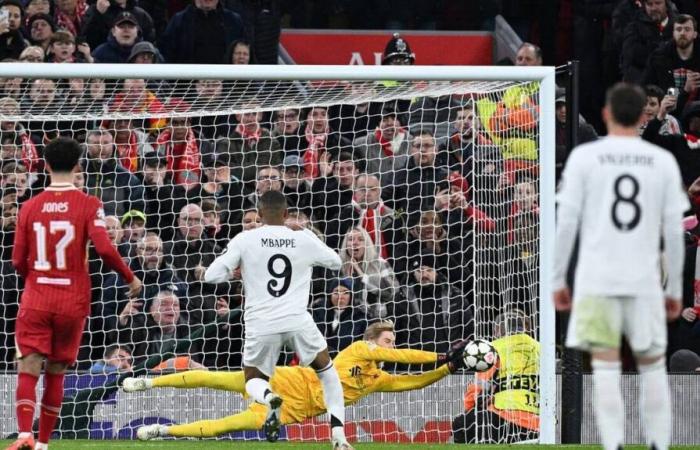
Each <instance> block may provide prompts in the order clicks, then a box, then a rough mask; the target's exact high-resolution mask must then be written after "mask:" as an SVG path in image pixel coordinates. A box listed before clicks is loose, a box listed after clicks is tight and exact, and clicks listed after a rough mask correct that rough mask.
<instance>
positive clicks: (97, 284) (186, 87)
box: [0, 78, 540, 443]
mask: <svg viewBox="0 0 700 450" xmlns="http://www.w3.org/2000/svg"><path fill="white" fill-rule="evenodd" d="M0 88H1V89H0V91H1V93H2V95H1V96H0V148H1V154H0V157H1V159H2V178H1V184H2V247H1V250H2V258H1V264H2V273H3V277H2V283H3V285H2V289H1V290H0V295H2V301H0V308H2V313H1V314H0V370H3V371H5V372H7V373H11V372H12V371H14V370H15V362H14V356H15V345H14V325H15V317H16V315H17V311H18V305H19V300H20V296H21V293H22V289H23V281H22V280H21V279H20V278H19V277H18V276H17V275H16V274H15V272H14V270H13V268H12V264H11V252H12V242H13V236H14V228H15V226H16V216H17V211H18V209H19V207H21V204H22V203H23V202H24V201H26V200H27V199H29V198H31V197H32V196H34V195H37V194H38V193H40V192H41V191H42V189H43V188H44V187H45V186H46V185H47V184H48V182H49V180H48V176H47V175H46V174H45V173H44V163H43V160H42V156H41V155H42V150H43V147H44V146H45V145H46V144H47V143H48V142H50V141H51V139H53V138H55V137H57V136H68V137H72V138H74V139H76V140H78V141H79V142H81V143H82V144H84V148H85V152H84V156H83V158H82V160H81V165H80V169H81V170H80V171H78V172H76V174H75V178H74V182H75V184H76V186H78V187H79V188H80V189H83V190H84V191H86V192H88V193H89V194H92V195H95V196H97V197H98V198H100V199H101V201H102V203H103V206H104V210H105V214H106V216H107V217H106V225H107V229H108V232H109V234H110V238H111V239H112V241H113V243H114V244H115V246H116V247H117V248H118V250H119V251H120V253H121V255H122V256H123V258H124V259H125V260H126V261H127V262H128V264H129V265H130V267H131V268H132V269H133V270H134V271H135V273H136V275H137V276H139V278H141V279H142V281H143V282H144V290H143V292H142V294H141V296H140V297H139V298H135V299H130V298H127V296H126V292H127V290H126V286H125V283H124V281H123V280H121V279H120V278H119V276H118V275H117V274H116V273H115V272H111V271H110V270H109V269H108V268H107V267H105V266H104V265H103V263H102V262H101V261H100V260H99V259H98V258H97V257H96V254H95V253H94V251H93V250H90V251H89V267H90V272H91V278H92V292H91V295H92V311H91V314H90V317H89V318H88V320H87V324H86V330H85V333H84V336H83V341H82V344H81V347H80V350H79V354H78V362H77V364H76V365H75V366H74V367H73V368H72V369H71V373H70V375H69V378H68V379H69V381H68V382H67V390H66V394H67V396H66V404H65V405H64V408H63V410H62V413H61V415H62V418H63V420H62V421H61V431H62V433H63V435H64V436H66V437H71V436H88V435H91V436H93V437H130V436H133V435H134V434H133V430H135V427H136V426H137V425H138V424H140V423H143V420H144V418H145V416H146V414H148V415H152V411H149V412H148V413H147V412H146V411H140V410H138V408H137V409H133V408H121V407H120V408H115V409H114V410H113V413H112V415H113V416H114V417H112V422H109V423H113V424H117V423H118V424H131V425H127V428H128V427H132V428H130V430H131V431H128V430H127V431H126V432H122V431H120V432H119V433H117V432H116V431H114V433H112V432H110V433H106V432H104V430H101V431H97V429H98V428H99V427H101V426H102V425H100V424H103V423H108V422H107V421H105V415H106V414H107V413H106V412H105V411H106V409H105V408H104V407H103V406H104V402H105V401H106V402H110V401H111V402H114V401H117V402H119V401H120V400H119V398H120V396H124V395H141V396H143V398H144V399H155V398H159V397H160V396H162V395H163V394H162V393H159V392H158V391H157V390H154V391H148V392H145V393H140V394H124V393H122V392H118V393H115V392H116V391H117V387H116V381H117V379H118V378H119V377H120V376H122V375H123V374H125V373H127V372H130V371H134V372H135V373H136V374H137V375H157V374H161V373H170V372H173V371H180V370H186V369H193V368H200V367H206V368H208V369H209V370H227V371H230V370H240V367H241V352H242V344H243V331H244V323H243V321H242V314H241V313H240V310H241V308H242V306H243V304H244V298H245V292H244V291H243V289H242V286H241V282H240V274H239V273H236V272H234V274H233V276H234V279H233V281H232V282H231V283H222V284H218V285H213V284H208V283H205V282H204V281H203V273H204V270H205V269H206V268H207V267H208V266H209V265H210V264H211V262H212V261H213V260H214V259H215V258H216V256H217V255H218V254H220V253H221V252H222V251H223V250H224V249H225V247H226V245H227V243H228V242H229V240H230V239H231V238H232V237H234V236H235V235H236V234H238V233H240V232H242V231H243V230H247V229H250V228H252V227H256V226H259V225H260V218H259V217H258V216H257V214H256V211H255V208H256V204H257V199H258V198H259V196H260V195H262V193H264V192H266V191H267V190H281V191H283V192H284V193H285V195H286V197H287V200H288V205H289V219H288V220H289V222H293V223H295V224H296V225H298V226H301V227H305V228H308V229H310V230H312V231H314V232H315V233H316V234H317V235H318V236H319V237H320V238H321V239H323V240H324V241H325V242H326V244H327V245H328V246H330V247H331V248H333V249H335V250H336V251H338V253H339V254H340V256H341V260H342V261H343V265H342V268H341V270H340V271H339V272H333V271H329V270H324V269H315V270H314V274H313V282H312V289H311V293H310V294H311V295H310V299H309V310H310V312H311V313H312V315H313V317H314V319H315V321H316V323H317V325H318V326H319V329H320V330H321V331H322V333H323V334H324V336H325V337H326V339H327V341H328V345H329V349H330V351H331V355H333V356H335V355H336V354H337V353H338V352H339V351H341V350H342V349H343V348H345V347H347V346H348V345H349V344H350V343H352V342H353V341H355V340H358V339H362V334H363V332H364V330H365V329H366V327H367V325H368V324H370V323H372V322H375V321H378V320H384V319H386V320H392V321H393V322H394V324H395V328H396V344H397V347H399V348H408V347H410V348H414V349H421V350H427V351H434V352H438V353H445V352H447V351H448V350H449V348H450V345H451V343H453V342H456V341H459V340H461V339H472V338H482V339H487V340H490V341H495V340H497V339H499V338H504V337H508V336H512V335H515V334H524V335H528V336H531V337H532V338H534V339H535V340H536V339H537V338H538V306H537V305H538V301H539V280H538V273H539V252H538V234H539V231H538V223H539V219H538V215H539V209H538V204H537V198H538V192H539V181H538V180H539V176H538V174H539V164H538V158H539V147H540V145H539V133H538V130H539V126H538V123H539V105H538V95H539V86H538V85H537V84H536V83H524V82H522V83H521V82H481V81H456V82H435V81H430V80H425V81H421V82H394V81H385V82H376V81H352V82H349V81H334V80H331V81H324V82H317V81H314V82H309V81H306V80H297V81H274V80H269V81H228V80H222V81H219V80H199V81H190V80H144V79H127V80H111V79H103V78H100V79H97V78H95V79H89V80H82V79H70V80H48V79H31V78H23V79H5V80H2V83H0ZM260 276H261V277H270V276H274V274H264V273H263V274H260ZM502 353H503V352H502ZM521 356H522V355H521V354H519V353H517V351H515V350H511V349H510V348H509V349H507V350H505V353H503V354H501V358H502V359H503V358H507V359H509V360H516V359H518V358H520V357H521ZM295 363H296V358H295V356H294V354H293V352H286V353H285V355H284V356H283V358H282V360H280V364H295ZM519 364H521V365H520V366H519V367H520V369H519V370H520V372H517V371H515V372H512V371H510V372H509V371H505V370H502V371H501V373H500V374H498V375H497V378H495V379H493V380H492V381H491V382H490V383H489V386H490V388H489V389H485V390H484V391H483V392H482V393H481V394H479V395H476V396H475V405H476V407H475V409H474V410H473V411H472V413H471V414H472V416H469V414H467V416H468V417H466V421H465V422H464V423H465V427H466V428H467V433H466V435H467V436H468V439H470V440H474V441H478V442H500V443H505V442H513V441H517V440H523V439H531V438H536V433H535V432H531V431H528V430H527V429H524V428H522V427H520V426H516V427H514V426H513V424H512V423H508V422H504V421H503V420H501V419H500V418H499V417H498V415H497V414H495V413H494V412H493V411H492V410H491V409H490V406H492V405H493V403H494V401H493V394H494V392H497V391H498V390H504V389H506V388H508V386H510V387H511V388H512V387H513V386H514V385H513V384H509V383H510V382H511V381H512V380H511V379H515V378H518V379H519V377H521V376H522V375H523V373H526V374H527V377H528V379H530V380H532V383H533V384H532V387H531V389H530V390H532V391H534V392H535V394H534V395H533V396H531V397H522V398H521V400H522V399H525V400H522V401H524V402H525V403H526V404H525V405H524V406H523V405H522V404H521V403H522V401H521V400H518V401H521V403H518V406H517V407H518V408H520V407H526V409H527V410H528V411H536V407H537V396H536V391H537V383H536V381H537V376H536V374H537V370H538V368H537V362H536V358H535V360H533V361H530V362H529V363H528V364H529V365H527V364H525V363H522V362H521V363H519ZM384 369H385V370H388V371H397V372H406V371H410V372H413V371H417V370H418V371H420V370H425V369H426V368H425V367H421V366H417V365H409V366H406V365H396V364H386V365H385V366H384ZM523 371H525V372H523ZM513 374H515V375H513ZM342 376H343V375H342V374H341V378H342ZM464 388H465V390H466V389H467V386H466V385H465V386H464ZM3 389H10V388H9V386H6V387H5V388H3ZM168 392H169V391H168ZM3 395H9V393H8V392H3ZM221 395H222V396H225V395H237V394H233V393H222V394H221ZM115 396H116V397H115ZM410 398H411V402H421V401H422V400H421V396H420V394H419V393H417V394H416V395H412V396H411V397H410ZM518 398H520V397H518ZM369 401H370V402H371V401H372V399H371V397H370V398H369ZM382 401H383V402H386V401H389V402H391V401H392V400H391V396H388V397H387V396H384V397H382ZM430 401H431V402H433V400H430ZM440 402H446V403H448V404H449V405H450V406H449V407H446V408H442V409H440V410H444V409H446V410H449V411H460V410H461V409H463V399H462V398H455V397H454V396H449V397H446V398H441V400H440ZM395 406H396V408H395V411H396V412H395V413H394V414H398V416H396V417H390V418H384V419H387V420H394V421H395V422H396V423H398V424H399V426H400V424H401V421H402V420H408V419H409V418H410V417H409V416H410V415H411V414H414V412H415V411H416V410H417V409H419V407H418V406H416V405H410V407H407V408H406V409H405V417H402V414H404V413H402V411H404V410H403V409H402V408H401V405H399V404H398V403H397V404H396V405H395ZM96 407H97V408H98V410H99V411H100V421H99V423H98V421H95V420H94V418H93V413H94V411H95V408H96ZM190 407H191V409H192V410H193V411H196V414H193V418H195V417H211V416H212V415H214V416H217V415H218V416H223V415H226V414H230V413H231V412H229V411H212V409H215V408H216V405H214V404H209V403H207V402H197V401H193V402H192V403H191V405H190ZM107 415H108V414H107ZM351 417H353V416H351ZM162 419H163V421H164V422H165V421H168V420H171V419H170V418H167V417H165V418H162ZM377 419H379V417H378V418H377ZM452 419H453V417H450V416H449V415H441V416H439V417H436V420H437V421H441V423H443V425H442V426H443V427H444V426H448V425H445V423H447V422H451V420H452ZM2 423H3V424H4V425H3V429H0V432H1V433H3V434H7V433H10V432H12V431H14V422H12V423H10V422H2ZM448 427H449V426H448ZM387 433H389V432H387ZM440 436H443V437H444V436H446V438H448V439H449V438H450V437H449V434H444V433H443V434H442V435H440ZM229 437H230V436H229ZM238 437H240V436H238ZM244 438H246V439H254V438H257V435H245V436H244ZM319 438H320V437H319ZM441 439H442V438H441Z"/></svg>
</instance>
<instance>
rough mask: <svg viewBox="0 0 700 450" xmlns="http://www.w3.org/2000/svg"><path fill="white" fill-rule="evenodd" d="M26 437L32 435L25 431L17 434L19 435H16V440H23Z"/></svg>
mask: <svg viewBox="0 0 700 450" xmlns="http://www.w3.org/2000/svg"><path fill="white" fill-rule="evenodd" d="M28 437H32V433H31V432H30V431H25V432H24V433H19V434H18V435H17V438H18V439H25V438H28Z"/></svg>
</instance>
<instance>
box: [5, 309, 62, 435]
mask: <svg viewBox="0 0 700 450" xmlns="http://www.w3.org/2000/svg"><path fill="white" fill-rule="evenodd" d="M51 340H52V329H51V320H50V315H49V314H47V313H45V312H44V311H35V310H31V309H26V308H20V311H19V313H18V314H17V322H16V326H15V345H16V347H17V389H16V393H15V395H16V397H15V398H16V400H15V408H16V414H17V426H18V430H19V436H18V439H17V441H16V442H15V443H14V444H12V445H11V446H10V447H8V448H12V449H24V448H28V449H33V448H34V434H33V432H32V423H33V421H34V411H35V409H36V385H37V382H38V381H39V376H40V375H41V369H42V367H43V365H44V355H47V354H50V353H51Z"/></svg>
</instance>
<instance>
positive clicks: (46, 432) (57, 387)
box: [39, 372, 63, 444]
mask: <svg viewBox="0 0 700 450" xmlns="http://www.w3.org/2000/svg"><path fill="white" fill-rule="evenodd" d="M61 402H63V374H62V373H60V374H57V373H48V372H47V373H45V374H44V395H43V396H42V397H41V411H40V413H39V442H42V443H44V444H47V443H48V442H49V438H50V437H51V433H53V429H54V427H55V426H56V420H58V415H59V414H60V413H61Z"/></svg>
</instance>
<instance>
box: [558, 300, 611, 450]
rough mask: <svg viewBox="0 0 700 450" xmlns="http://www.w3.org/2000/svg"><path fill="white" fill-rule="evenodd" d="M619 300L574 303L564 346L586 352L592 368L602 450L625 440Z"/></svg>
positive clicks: (608, 449) (607, 449) (606, 449)
mask: <svg viewBox="0 0 700 450" xmlns="http://www.w3.org/2000/svg"><path fill="white" fill-rule="evenodd" d="M622 301H624V300H623V299H620V298H604V297H597V296H582V297H580V298H575V299H574V305H573V309H572V314H571V319H570V322H569V330H568V333H567V338H566V339H567V346H569V347H572V348H578V349H582V350H586V351H589V352H590V353H591V366H592V368H593V411H594V413H595V418H596V423H597V425H598V430H599V431H600V436H601V439H602V441H603V448H604V449H605V450H618V449H619V448H621V447H622V445H623V443H624V438H625V412H624V403H623V401H622V391H621V390H620V374H621V368H622V365H621V363H620V344H621V338H622V320H623V314H624V313H623V309H622V303H621V302H622Z"/></svg>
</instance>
